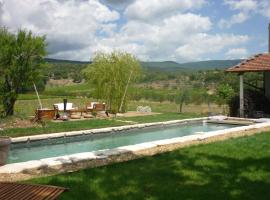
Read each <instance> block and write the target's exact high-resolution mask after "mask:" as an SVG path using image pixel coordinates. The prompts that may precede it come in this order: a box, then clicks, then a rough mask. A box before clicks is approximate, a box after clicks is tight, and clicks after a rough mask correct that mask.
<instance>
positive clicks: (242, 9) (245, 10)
mask: <svg viewBox="0 0 270 200" xmlns="http://www.w3.org/2000/svg"><path fill="white" fill-rule="evenodd" d="M224 4H225V5H228V6H229V7H230V9H231V10H234V11H239V13H237V14H234V15H232V16H231V17H230V18H229V19H221V20H220V21H219V22H218V26H219V27H220V28H230V27H231V26H233V25H235V24H241V23H243V22H245V21H246V20H248V19H249V18H250V16H251V15H252V14H253V12H255V11H256V10H257V8H258V2H257V1H255V0H224Z"/></svg>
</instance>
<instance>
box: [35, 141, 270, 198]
mask: <svg viewBox="0 0 270 200" xmlns="http://www.w3.org/2000/svg"><path fill="white" fill-rule="evenodd" d="M221 147H222V145H221ZM199 148H200V146H198V147H195V149H196V151H192V148H190V150H189V148H188V149H186V150H178V151H175V152H170V153H166V154H161V155H157V156H154V157H147V158H143V159H138V160H134V161H130V162H126V163H121V164H114V165H110V166H105V167H100V168H95V169H87V170H82V171H79V172H75V173H69V174H63V175H58V176H52V177H46V178H41V179H37V180H32V181H31V182H35V183H41V184H51V185H57V186H64V187H68V188H70V191H69V192H67V193H65V194H63V195H62V196H61V198H60V199H151V200H152V199H156V200H159V199H177V200H178V199H192V200H199V199H200V200H201V199H224V200H225V199H226V200H227V199H237V200H238V199H239V200H240V199H241V200H242V199H245V200H251V199H252V200H253V199H254V200H255V199H256V200H257V199H260V200H264V199H265V200H266V199H267V200H268V199H270V156H269V155H268V156H266V157H260V158H251V157H246V156H244V157H242V158H241V156H240V157H239V158H234V156H228V155H220V154H219V153H211V154H209V153H207V152H206V151H207V150H206V151H205V150H203V151H200V150H198V149H199Z"/></svg>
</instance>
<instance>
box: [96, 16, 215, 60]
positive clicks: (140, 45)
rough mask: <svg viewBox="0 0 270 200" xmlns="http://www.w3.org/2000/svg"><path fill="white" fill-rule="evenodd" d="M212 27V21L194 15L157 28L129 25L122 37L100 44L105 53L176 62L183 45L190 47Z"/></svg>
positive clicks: (167, 20) (169, 20)
mask: <svg viewBox="0 0 270 200" xmlns="http://www.w3.org/2000/svg"><path fill="white" fill-rule="evenodd" d="M211 26H212V23H211V21H210V19H209V18H208V17H202V16H200V15H195V14H191V13H187V14H178V15H175V16H171V17H168V18H164V19H163V20H162V21H160V22H159V23H154V24H149V23H146V22H142V21H129V22H128V23H127V24H126V25H124V26H123V27H122V28H121V30H120V31H119V33H116V34H115V35H113V36H112V37H109V38H104V39H102V40H100V41H98V43H99V45H100V46H99V47H100V48H101V49H103V50H104V49H107V50H108V49H110V50H112V49H124V50H127V51H129V52H131V53H134V54H136V55H137V56H139V57H140V58H141V59H151V60H164V59H166V60H167V59H174V60H175V59H177V58H176V57H174V56H173V54H174V51H175V49H176V48H177V47H178V46H179V45H183V44H186V43H189V42H190V41H191V40H192V39H193V36H194V35H196V34H197V33H201V32H206V31H209V30H210V29H211ZM97 48H98V47H97Z"/></svg>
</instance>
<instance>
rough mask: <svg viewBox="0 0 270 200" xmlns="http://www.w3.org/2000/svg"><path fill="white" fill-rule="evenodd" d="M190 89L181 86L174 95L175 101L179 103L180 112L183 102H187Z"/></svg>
mask: <svg viewBox="0 0 270 200" xmlns="http://www.w3.org/2000/svg"><path fill="white" fill-rule="evenodd" d="M189 101H190V91H189V89H187V88H182V89H181V90H180V92H179V94H178V95H176V99H175V102H176V103H177V104H179V112H180V113H182V109H183V105H184V103H186V104H187V103H189Z"/></svg>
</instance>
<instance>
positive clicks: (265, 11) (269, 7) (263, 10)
mask: <svg viewBox="0 0 270 200" xmlns="http://www.w3.org/2000/svg"><path fill="white" fill-rule="evenodd" d="M259 6H260V9H258V12H259V13H260V14H262V15H263V16H265V17H267V18H269V19H270V1H269V0H261V1H259Z"/></svg>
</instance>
